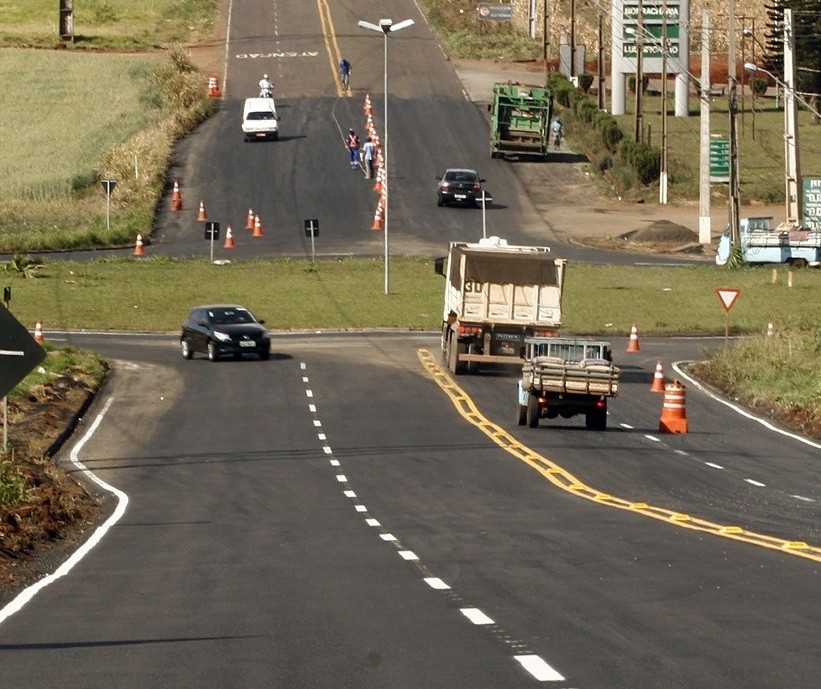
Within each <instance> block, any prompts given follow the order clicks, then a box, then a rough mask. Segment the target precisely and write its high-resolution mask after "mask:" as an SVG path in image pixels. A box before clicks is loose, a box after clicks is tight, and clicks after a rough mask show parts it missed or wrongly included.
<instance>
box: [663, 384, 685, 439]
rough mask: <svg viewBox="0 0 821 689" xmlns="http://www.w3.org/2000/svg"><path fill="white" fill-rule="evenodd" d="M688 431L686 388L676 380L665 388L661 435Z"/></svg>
mask: <svg viewBox="0 0 821 689" xmlns="http://www.w3.org/2000/svg"><path fill="white" fill-rule="evenodd" d="M688 430H689V428H688V426H687V410H686V404H685V391H684V386H683V385H682V384H681V383H679V382H678V381H677V380H675V381H673V382H672V383H671V384H669V385H665V386H664V402H663V405H662V408H661V418H660V419H659V433H687V432H688Z"/></svg>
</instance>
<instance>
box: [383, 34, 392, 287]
mask: <svg viewBox="0 0 821 689" xmlns="http://www.w3.org/2000/svg"><path fill="white" fill-rule="evenodd" d="M384 33H385V69H384V74H383V88H384V90H385V105H384V107H385V114H384V119H385V140H384V141H383V142H382V157H383V158H384V159H385V179H384V182H385V185H384V188H383V190H382V195H383V198H384V199H385V294H390V257H391V252H390V244H389V240H388V206H390V203H389V202H388V178H389V175H388V160H389V158H388V31H385V32H384Z"/></svg>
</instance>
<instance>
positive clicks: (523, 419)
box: [516, 400, 527, 426]
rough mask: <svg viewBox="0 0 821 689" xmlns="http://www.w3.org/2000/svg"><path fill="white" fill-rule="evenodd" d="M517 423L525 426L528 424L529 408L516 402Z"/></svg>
mask: <svg viewBox="0 0 821 689" xmlns="http://www.w3.org/2000/svg"><path fill="white" fill-rule="evenodd" d="M516 423H517V424H519V425H520V426H524V425H525V424H526V423H527V407H526V406H525V405H523V404H519V400H516Z"/></svg>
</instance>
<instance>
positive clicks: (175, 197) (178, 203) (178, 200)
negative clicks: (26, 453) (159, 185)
mask: <svg viewBox="0 0 821 689" xmlns="http://www.w3.org/2000/svg"><path fill="white" fill-rule="evenodd" d="M171 210H172V211H181V210H182V194H180V185H179V183H178V182H177V180H174V193H172V194H171Z"/></svg>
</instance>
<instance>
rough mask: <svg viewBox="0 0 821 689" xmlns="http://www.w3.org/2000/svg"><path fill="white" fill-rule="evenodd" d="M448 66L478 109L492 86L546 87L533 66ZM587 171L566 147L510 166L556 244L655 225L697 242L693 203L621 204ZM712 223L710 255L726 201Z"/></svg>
mask: <svg viewBox="0 0 821 689" xmlns="http://www.w3.org/2000/svg"><path fill="white" fill-rule="evenodd" d="M452 64H453V66H454V68H455V70H456V73H457V75H458V76H459V79H460V80H461V82H462V86H463V88H464V90H465V93H466V94H467V96H468V98H470V100H471V101H473V102H475V103H478V104H482V105H484V104H486V103H490V102H491V96H492V92H493V84H494V83H496V82H506V81H512V82H519V83H523V84H541V83H544V71H543V70H542V68H541V66H540V65H536V64H533V65H532V66H531V65H522V64H509V63H495V62H490V61H480V60H453V61H452ZM571 138H572V137H571ZM696 143H697V142H694V145H696ZM585 166H586V162H584V161H583V160H580V156H574V155H572V153H571V151H569V150H566V151H565V150H564V146H563V152H560V154H559V156H557V158H555V159H554V160H548V161H547V162H545V163H515V164H514V169H515V171H516V174H517V175H518V176H519V178H520V180H521V181H522V184H524V186H525V187H526V188H527V190H528V194H529V195H530V197H531V200H532V201H533V203H534V204H535V206H536V208H537V209H538V210H539V212H540V213H541V215H542V217H543V218H544V221H545V223H546V224H547V226H548V227H549V228H550V230H551V231H552V232H553V233H554V234H555V235H556V238H557V239H560V240H563V241H570V240H572V239H573V238H576V239H578V238H581V237H584V236H588V237H590V236H600V237H602V236H606V237H616V236H619V235H622V234H625V233H628V232H635V231H640V230H643V229H646V228H647V227H649V226H651V225H654V224H656V223H660V224H667V223H673V224H674V225H677V226H680V227H682V228H687V229H689V230H690V231H692V232H693V233H695V235H696V237H698V230H699V205H698V200H697V199H696V200H694V201H692V202H687V203H680V202H679V203H675V204H667V205H662V204H659V203H658V202H657V199H658V187H656V194H655V196H654V198H653V199H649V198H648V200H647V201H646V202H645V203H626V202H625V203H621V202H619V201H618V200H611V199H608V198H604V197H602V196H601V195H600V194H599V193H598V192H597V190H596V188H595V187H594V185H593V184H592V183H591V182H590V181H589V180H588V179H587V173H585V171H584V168H585ZM784 213H785V209H784V206H783V205H775V206H773V205H768V206H746V207H742V208H741V209H740V212H739V217H748V216H761V215H763V216H770V215H771V216H773V217H774V218H775V220H776V222H778V221H779V219H782V218H783V217H784ZM710 218H711V235H712V237H713V243H712V248H711V247H706V246H705V247H704V248H705V253H707V254H712V252H713V249H714V247H715V246H716V244H717V239H718V237H720V236H721V233H722V232H723V231H724V228H725V226H726V225H727V223H728V222H729V206H728V205H727V202H726V201H725V200H724V199H719V200H717V202H716V203H712V204H711V208H710Z"/></svg>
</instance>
